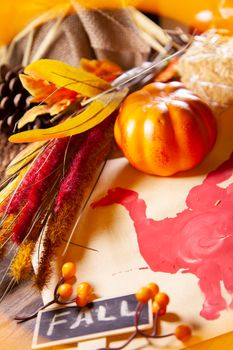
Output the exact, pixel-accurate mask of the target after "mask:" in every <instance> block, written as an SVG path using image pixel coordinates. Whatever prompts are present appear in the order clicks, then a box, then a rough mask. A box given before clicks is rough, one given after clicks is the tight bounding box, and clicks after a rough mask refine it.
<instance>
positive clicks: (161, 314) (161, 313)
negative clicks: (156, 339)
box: [159, 307, 167, 316]
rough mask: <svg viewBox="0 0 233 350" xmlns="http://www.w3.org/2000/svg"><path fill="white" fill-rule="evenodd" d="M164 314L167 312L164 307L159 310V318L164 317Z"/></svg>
mask: <svg viewBox="0 0 233 350" xmlns="http://www.w3.org/2000/svg"><path fill="white" fill-rule="evenodd" d="M166 312H167V308H166V307H165V308H164V309H160V310H159V316H164V315H166Z"/></svg>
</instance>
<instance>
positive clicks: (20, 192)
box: [7, 138, 68, 214]
mask: <svg viewBox="0 0 233 350" xmlns="http://www.w3.org/2000/svg"><path fill="white" fill-rule="evenodd" d="M58 141H59V142H58ZM67 142H68V138H64V139H59V140H53V141H52V142H51V143H50V144H49V145H48V146H47V147H46V148H45V150H44V152H43V153H42V154H41V155H40V156H39V157H38V158H37V160H36V161H35V162H34V163H33V164H32V167H31V169H30V170H29V171H28V173H27V174H26V176H25V177H24V180H23V181H22V183H21V185H20V186H19V188H18V189H17V191H16V193H15V195H14V197H13V199H12V201H11V203H10V205H9V208H8V209H7V214H11V213H17V212H18V211H19V209H20V208H21V207H22V206H23V205H25V203H26V201H27V198H28V194H29V192H30V190H31V187H32V185H33V184H35V182H36V179H37V178H38V173H39V172H40V171H41V169H42V171H43V172H46V171H45V169H46V168H47V170H48V171H47V174H48V172H49V171H50V172H51V171H52V170H53V169H54V168H53V164H55V163H56V161H57V160H58V157H59V156H62V155H63V152H64V149H65V147H66V145H67Z"/></svg>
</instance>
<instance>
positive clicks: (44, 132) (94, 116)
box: [10, 88, 128, 143]
mask: <svg viewBox="0 0 233 350" xmlns="http://www.w3.org/2000/svg"><path fill="white" fill-rule="evenodd" d="M127 93H128V89H127V88H125V89H123V90H121V91H117V92H112V93H109V94H106V95H104V96H102V97H100V98H99V99H97V100H95V101H93V102H92V103H91V104H90V105H89V106H88V107H87V108H86V109H85V111H83V112H81V113H80V114H78V115H77V116H75V117H74V118H72V119H69V120H66V121H65V122H63V123H61V124H59V125H56V126H54V127H52V128H48V129H37V130H30V131H25V132H22V133H19V134H16V135H13V136H11V137H10V141H11V142H15V143H24V142H35V141H43V140H49V139H53V138H62V137H66V136H72V135H76V134H80V133H82V132H84V131H87V130H89V129H91V128H93V127H94V126H96V125H98V124H99V123H101V122H102V121H103V120H104V119H106V118H107V117H108V116H109V115H110V114H112V113H113V112H114V111H115V110H116V109H117V108H118V106H119V105H120V103H121V102H122V100H123V99H124V98H125V96H126V95H127Z"/></svg>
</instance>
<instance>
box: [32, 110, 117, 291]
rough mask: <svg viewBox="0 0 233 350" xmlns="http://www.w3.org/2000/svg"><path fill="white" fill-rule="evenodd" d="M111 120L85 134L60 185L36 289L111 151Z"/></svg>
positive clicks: (45, 277) (41, 283) (48, 275)
mask: <svg viewBox="0 0 233 350" xmlns="http://www.w3.org/2000/svg"><path fill="white" fill-rule="evenodd" d="M114 119H115V118H114V117H111V118H108V119H107V120H105V121H104V122H102V123H101V124H99V125H97V126H96V127H95V128H93V129H91V130H90V131H88V132H87V133H86V137H85V139H84V141H83V143H82V145H81V146H80V148H79V150H78V151H77V152H76V154H75V155H74V157H73V160H72V162H71V164H70V167H69V170H68V172H67V175H66V177H65V178H64V180H63V182H62V184H61V187H60V190H59V193H58V196H57V199H56V206H55V211H54V213H53V215H51V217H50V219H49V221H48V228H47V232H46V237H45V240H44V243H43V246H44V248H43V253H42V256H41V259H40V264H39V268H38V273H37V276H36V281H35V282H36V285H37V286H38V288H39V289H42V288H43V287H44V285H45V284H46V283H47V282H48V279H49V277H50V274H51V261H52V259H53V258H54V257H55V254H56V251H57V249H58V248H59V246H60V245H61V243H62V240H63V239H65V238H66V236H67V233H69V232H70V231H71V230H72V228H73V225H74V223H75V220H76V218H77V213H78V211H79V210H80V208H81V205H82V203H83V199H84V196H85V193H86V189H87V188H88V186H89V185H90V183H91V181H92V180H93V178H94V176H95V174H96V171H97V169H98V168H99V166H100V165H101V163H102V162H103V161H104V160H105V159H106V158H107V156H108V154H109V152H110V150H111V147H112V144H113V121H114Z"/></svg>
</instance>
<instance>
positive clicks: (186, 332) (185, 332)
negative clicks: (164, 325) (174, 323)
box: [175, 324, 192, 342]
mask: <svg viewBox="0 0 233 350" xmlns="http://www.w3.org/2000/svg"><path fill="white" fill-rule="evenodd" d="M175 336H176V338H177V339H179V340H180V341H182V342H186V341H188V340H189V339H190V338H191V336H192V330H191V328H190V327H189V326H186V325H184V324H182V325H180V326H178V327H176V330H175Z"/></svg>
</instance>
